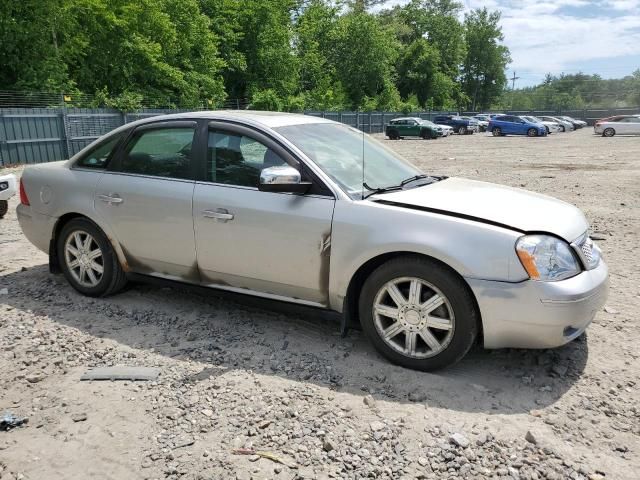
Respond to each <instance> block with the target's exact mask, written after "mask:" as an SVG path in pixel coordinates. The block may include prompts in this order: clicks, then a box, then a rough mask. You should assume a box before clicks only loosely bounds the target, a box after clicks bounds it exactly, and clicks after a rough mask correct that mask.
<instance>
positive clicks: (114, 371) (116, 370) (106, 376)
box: [80, 365, 160, 381]
mask: <svg viewBox="0 0 640 480" xmlns="http://www.w3.org/2000/svg"><path fill="white" fill-rule="evenodd" d="M158 375H160V369H159V368H153V367H127V366H123V365H120V366H115V367H98V368H92V369H91V370H88V371H87V372H86V373H85V374H84V375H82V377H80V380H83V381H84V380H143V381H152V380H157V378H158Z"/></svg>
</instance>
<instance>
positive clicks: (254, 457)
mask: <svg viewBox="0 0 640 480" xmlns="http://www.w3.org/2000/svg"><path fill="white" fill-rule="evenodd" d="M258 460H260V455H249V461H250V462H257V461H258Z"/></svg>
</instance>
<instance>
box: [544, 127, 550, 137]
mask: <svg viewBox="0 0 640 480" xmlns="http://www.w3.org/2000/svg"><path fill="white" fill-rule="evenodd" d="M544 129H545V130H546V131H547V135H551V130H549V127H547V126H546V125H545V126H544Z"/></svg>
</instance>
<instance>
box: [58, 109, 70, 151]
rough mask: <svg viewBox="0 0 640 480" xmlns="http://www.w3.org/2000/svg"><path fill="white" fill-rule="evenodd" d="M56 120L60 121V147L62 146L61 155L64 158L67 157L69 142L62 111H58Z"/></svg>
mask: <svg viewBox="0 0 640 480" xmlns="http://www.w3.org/2000/svg"><path fill="white" fill-rule="evenodd" d="M58 120H59V122H60V147H61V148H62V155H63V156H64V158H69V156H70V155H69V142H67V127H66V125H65V120H64V112H60V113H58Z"/></svg>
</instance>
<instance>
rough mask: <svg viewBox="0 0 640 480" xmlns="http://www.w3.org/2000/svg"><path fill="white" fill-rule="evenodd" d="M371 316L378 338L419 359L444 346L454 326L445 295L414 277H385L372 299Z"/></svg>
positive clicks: (452, 315)
mask: <svg viewBox="0 0 640 480" xmlns="http://www.w3.org/2000/svg"><path fill="white" fill-rule="evenodd" d="M373 319H374V324H375V327H376V330H377V332H378V334H379V335H380V338H381V339H382V341H383V342H384V343H385V344H387V345H388V346H389V347H391V348H392V349H393V350H395V351H396V352H398V353H401V354H402V355H404V356H406V357H410V358H416V359H423V358H429V357H433V356H435V355H438V354H439V353H440V352H442V351H443V350H445V349H446V348H447V346H448V345H449V343H450V342H451V339H452V338H453V333H454V330H455V315H454V313H453V308H452V307H451V303H450V302H449V300H448V299H447V297H446V296H445V295H444V294H443V293H442V292H441V291H440V290H439V289H438V288H437V287H436V286H435V285H432V284H431V283H429V282H427V281H425V280H423V279H421V278H416V277H401V278H396V279H393V280H390V281H388V282H387V283H385V284H384V285H383V286H382V288H381V289H380V290H379V291H378V293H377V295H376V296H375V299H374V302H373Z"/></svg>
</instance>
